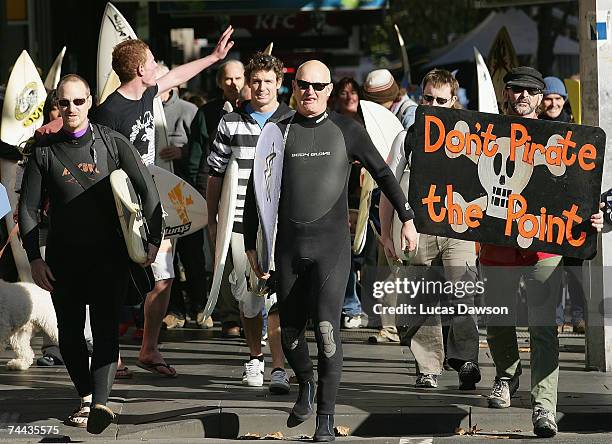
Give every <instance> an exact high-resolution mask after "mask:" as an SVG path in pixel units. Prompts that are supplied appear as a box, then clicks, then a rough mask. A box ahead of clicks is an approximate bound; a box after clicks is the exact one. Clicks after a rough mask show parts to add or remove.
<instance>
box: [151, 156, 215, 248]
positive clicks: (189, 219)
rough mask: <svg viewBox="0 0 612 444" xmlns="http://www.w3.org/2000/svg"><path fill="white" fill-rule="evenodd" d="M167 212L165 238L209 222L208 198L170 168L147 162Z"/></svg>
mask: <svg viewBox="0 0 612 444" xmlns="http://www.w3.org/2000/svg"><path fill="white" fill-rule="evenodd" d="M148 168H149V171H150V172H151V175H152V176H153V179H154V180H155V185H156V186H157V191H158V193H159V200H160V201H161V205H162V208H163V210H164V213H165V217H164V239H173V238H176V237H182V236H187V235H189V234H193V233H195V232H196V231H198V230H200V229H202V228H204V226H205V225H206V223H207V222H208V211H207V208H206V200H205V199H204V197H203V196H202V195H201V194H200V193H199V192H198V191H197V190H196V189H195V188H194V187H192V186H191V185H189V184H188V183H187V182H185V181H184V180H183V179H181V178H180V177H178V176H177V175H175V174H172V173H171V172H170V171H168V170H165V169H163V168H160V167H158V166H156V165H149V166H148Z"/></svg>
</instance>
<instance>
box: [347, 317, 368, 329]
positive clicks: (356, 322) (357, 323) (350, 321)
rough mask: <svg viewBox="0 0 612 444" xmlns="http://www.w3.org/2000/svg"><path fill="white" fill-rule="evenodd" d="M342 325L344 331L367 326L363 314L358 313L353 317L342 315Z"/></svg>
mask: <svg viewBox="0 0 612 444" xmlns="http://www.w3.org/2000/svg"><path fill="white" fill-rule="evenodd" d="M342 324H343V327H344V328H346V329H353V328H362V327H365V326H366V325H367V324H368V320H367V315H366V314H365V313H360V314H358V315H355V316H351V315H344V316H343V322H342Z"/></svg>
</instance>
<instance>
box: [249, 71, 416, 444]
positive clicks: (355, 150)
mask: <svg viewBox="0 0 612 444" xmlns="http://www.w3.org/2000/svg"><path fill="white" fill-rule="evenodd" d="M331 90H332V84H331V76H330V73H329V69H328V68H327V67H326V66H325V65H324V64H323V63H321V62H319V61H316V60H311V61H308V62H306V63H304V64H303V65H301V66H300V68H299V69H298V71H297V73H296V80H294V81H293V91H294V95H295V98H296V99H297V113H296V114H295V115H294V117H292V118H289V119H286V120H284V121H281V122H279V124H278V125H279V127H280V129H281V132H282V133H285V131H286V129H287V125H289V131H288V132H287V139H286V144H285V154H284V161H283V181H282V189H281V197H280V202H279V213H278V230H277V239H276V250H275V265H276V273H277V281H276V283H277V288H276V290H277V297H278V304H279V313H280V320H281V336H282V344H283V351H284V352H285V356H286V357H287V360H288V361H289V363H290V365H291V367H292V368H293V370H294V372H295V374H296V376H297V378H298V381H299V384H300V390H299V395H298V399H297V401H296V403H295V406H294V407H293V409H292V411H291V414H290V416H289V419H288V420H287V425H288V426H290V427H291V426H293V425H297V424H299V423H301V422H303V421H305V420H306V419H307V418H309V417H310V416H311V414H312V410H313V409H312V404H313V401H314V386H315V383H314V373H313V365H312V361H311V360H310V356H309V354H308V346H307V344H306V339H305V336H304V330H305V328H306V323H307V320H308V318H309V317H312V319H313V322H314V326H315V337H316V341H317V347H318V350H319V353H318V390H317V426H316V431H315V434H314V440H315V441H332V440H333V439H334V432H333V428H334V424H333V415H334V410H335V404H336V394H337V391H338V386H339V384H340V375H341V373H342V345H341V342H340V335H339V331H340V317H341V311H342V302H343V299H344V293H345V290H346V284H347V282H348V275H349V270H350V261H351V238H350V232H349V225H348V201H347V184H348V177H349V172H350V168H351V162H354V161H359V162H360V163H361V164H362V165H363V166H364V167H365V168H366V169H367V170H368V171H369V172H370V174H371V175H372V177H373V178H374V179H375V180H376V182H377V183H378V185H379V187H380V188H381V189H382V191H383V192H384V193H385V194H386V195H387V196H388V197H389V200H390V201H391V202H392V203H393V206H394V207H395V209H396V210H397V212H398V214H399V217H400V219H401V220H402V222H404V226H403V228H402V236H403V237H404V239H405V241H406V244H407V245H409V248H410V249H411V250H412V249H414V248H415V245H416V230H415V228H414V224H413V223H412V218H413V216H414V214H413V212H412V210H411V209H410V207H409V205H408V203H407V202H406V198H405V197H404V194H403V193H402V191H401V189H400V187H399V184H398V183H397V181H396V180H395V177H394V176H393V173H392V172H391V170H390V169H389V168H388V167H387V165H386V164H385V162H384V160H383V159H382V157H381V156H380V154H379V153H378V151H377V149H376V147H375V146H374V145H373V144H372V141H371V140H370V138H369V136H368V134H367V132H366V131H365V129H364V128H363V127H361V126H360V125H359V124H358V123H356V122H355V121H354V120H352V119H350V118H348V117H345V116H342V115H340V114H338V113H335V112H333V111H332V112H330V111H327V99H328V97H329V95H330V94H331ZM252 183H253V180H252V177H251V179H250V183H249V190H248V191H247V197H246V206H245V214H244V220H245V224H244V229H245V249H246V250H247V255H248V257H249V261H250V263H251V266H252V267H253V270H254V271H255V273H256V274H257V275H258V276H259V277H260V278H266V277H267V276H266V275H264V274H263V273H262V271H261V269H260V267H259V264H258V263H257V254H256V252H255V245H256V237H257V228H258V218H257V210H256V205H255V197H254V192H253V186H252Z"/></svg>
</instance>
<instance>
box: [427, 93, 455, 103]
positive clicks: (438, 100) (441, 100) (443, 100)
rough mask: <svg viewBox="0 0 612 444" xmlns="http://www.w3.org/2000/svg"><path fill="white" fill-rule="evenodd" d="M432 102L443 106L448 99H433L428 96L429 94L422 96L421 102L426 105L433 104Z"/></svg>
mask: <svg viewBox="0 0 612 444" xmlns="http://www.w3.org/2000/svg"><path fill="white" fill-rule="evenodd" d="M434 100H435V101H436V103H437V104H438V105H444V104H445V103H446V102H448V101H449V100H450V99H445V98H444V97H434V96H430V95H429V94H423V101H425V102H427V103H433V101H434Z"/></svg>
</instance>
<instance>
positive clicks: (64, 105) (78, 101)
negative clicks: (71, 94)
mask: <svg viewBox="0 0 612 444" xmlns="http://www.w3.org/2000/svg"><path fill="white" fill-rule="evenodd" d="M88 98H89V96H87V97H85V98H84V99H72V103H74V105H75V106H82V105H84V104H85V102H86V101H87V99H88ZM57 104H58V105H59V106H61V107H62V108H68V107H69V106H70V99H57Z"/></svg>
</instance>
